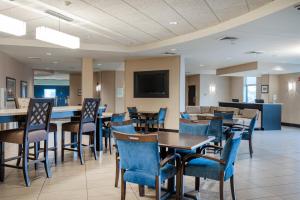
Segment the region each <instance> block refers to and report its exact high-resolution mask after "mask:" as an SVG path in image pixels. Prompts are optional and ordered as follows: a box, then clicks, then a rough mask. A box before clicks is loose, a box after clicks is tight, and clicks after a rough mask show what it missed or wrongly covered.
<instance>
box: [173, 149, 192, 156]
mask: <svg viewBox="0 0 300 200" xmlns="http://www.w3.org/2000/svg"><path fill="white" fill-rule="evenodd" d="M176 153H179V154H180V155H181V156H186V155H188V154H192V153H196V149H193V150H185V149H176Z"/></svg>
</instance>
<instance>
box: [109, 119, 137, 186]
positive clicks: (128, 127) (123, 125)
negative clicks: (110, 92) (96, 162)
mask: <svg viewBox="0 0 300 200" xmlns="http://www.w3.org/2000/svg"><path fill="white" fill-rule="evenodd" d="M111 131H112V133H113V132H122V133H126V134H136V133H137V132H136V130H135V128H134V126H133V123H132V121H131V120H127V121H123V122H112V123H111ZM115 144H116V143H115ZM119 176H120V156H119V151H118V147H117V145H116V176H115V187H118V183H119Z"/></svg>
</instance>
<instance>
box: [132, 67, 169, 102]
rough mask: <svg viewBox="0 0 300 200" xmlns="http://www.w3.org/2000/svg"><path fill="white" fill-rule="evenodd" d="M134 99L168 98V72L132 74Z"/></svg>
mask: <svg viewBox="0 0 300 200" xmlns="http://www.w3.org/2000/svg"><path fill="white" fill-rule="evenodd" d="M134 98H169V70H160V71H140V72H134Z"/></svg>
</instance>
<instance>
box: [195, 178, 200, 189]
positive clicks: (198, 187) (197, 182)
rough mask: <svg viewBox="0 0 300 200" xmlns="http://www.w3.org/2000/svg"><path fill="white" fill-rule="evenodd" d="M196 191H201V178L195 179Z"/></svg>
mask: <svg viewBox="0 0 300 200" xmlns="http://www.w3.org/2000/svg"><path fill="white" fill-rule="evenodd" d="M195 191H197V192H199V191H200V178H199V177H195Z"/></svg>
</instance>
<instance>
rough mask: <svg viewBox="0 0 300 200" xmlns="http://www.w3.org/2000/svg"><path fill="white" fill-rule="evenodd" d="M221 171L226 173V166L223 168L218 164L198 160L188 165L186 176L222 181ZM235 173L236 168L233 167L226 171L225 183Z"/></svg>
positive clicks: (206, 160)
mask: <svg viewBox="0 0 300 200" xmlns="http://www.w3.org/2000/svg"><path fill="white" fill-rule="evenodd" d="M220 170H222V171H224V166H221V164H219V163H218V162H216V161H213V160H208V159H205V158H197V159H194V160H191V161H190V162H189V163H188V164H187V166H186V167H185V172H184V175H187V176H195V177H203V178H208V179H213V180H220ZM233 173H234V167H233V166H232V165H231V166H230V167H228V168H227V169H226V170H225V174H224V181H226V180H228V179H229V178H230V177H231V176H232V175H233Z"/></svg>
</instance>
